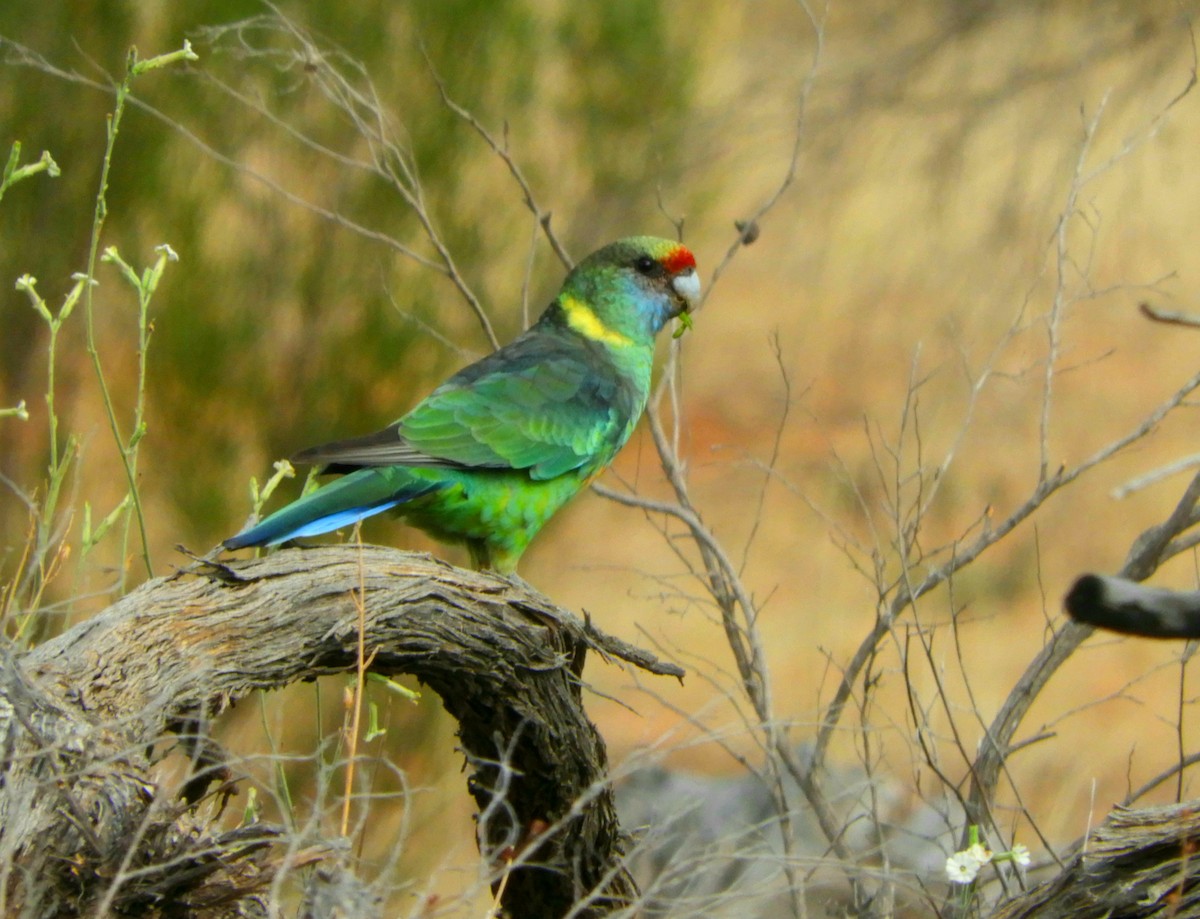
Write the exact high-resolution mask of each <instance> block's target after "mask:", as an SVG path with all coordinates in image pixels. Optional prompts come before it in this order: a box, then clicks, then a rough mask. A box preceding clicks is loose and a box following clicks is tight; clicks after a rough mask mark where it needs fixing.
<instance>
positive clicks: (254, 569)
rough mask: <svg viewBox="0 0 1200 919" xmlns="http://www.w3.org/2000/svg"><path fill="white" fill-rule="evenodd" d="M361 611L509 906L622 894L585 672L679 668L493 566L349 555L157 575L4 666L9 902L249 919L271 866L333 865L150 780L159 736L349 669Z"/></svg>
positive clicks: (347, 551) (3, 798) (599, 907)
mask: <svg viewBox="0 0 1200 919" xmlns="http://www.w3.org/2000/svg"><path fill="white" fill-rule="evenodd" d="M356 602H365V626H366V642H365V648H366V653H367V656H368V659H369V660H370V661H371V669H372V670H373V671H375V672H377V673H382V674H387V675H392V674H400V673H408V674H414V675H416V676H417V677H418V678H419V679H420V680H421V681H422V682H424V683H425V684H427V685H428V686H429V687H430V688H431V689H433V690H434V691H435V692H437V693H438V695H440V696H441V698H442V701H443V703H444V704H445V707H446V709H447V710H448V711H449V712H450V713H451V714H452V715H453V716H454V717H455V718H456V719H457V720H458V723H459V737H460V739H461V742H462V747H463V750H464V752H465V754H466V756H467V760H468V764H469V765H470V767H471V775H470V776H469V778H468V787H469V788H470V790H471V793H472V795H473V796H474V797H475V800H476V802H477V804H478V806H479V809H480V812H481V813H487V814H489V815H490V816H489V819H488V820H486V821H483V820H481V833H480V837H481V838H480V847H481V850H482V854H483V855H484V857H485V858H486V859H488V861H489V864H492V865H493V867H495V868H496V869H497V871H498V872H502V871H505V870H507V872H508V877H507V880H506V882H505V884H504V891H503V897H502V902H503V906H504V907H505V909H506V911H507V913H508V914H509V915H511V916H514V917H521V916H527V917H535V916H536V917H543V916H562V915H564V914H566V913H567V912H568V911H569V910H570V909H571V908H572V905H573V904H575V903H577V902H578V901H579V900H581V899H583V898H585V897H588V898H590V903H591V908H590V909H589V910H588V911H587V912H586V915H589V916H598V915H603V914H605V913H608V912H610V911H612V910H613V909H614V908H618V907H620V906H624V905H626V904H628V903H629V902H631V901H632V899H633V897H635V896H636V889H635V887H634V885H633V882H632V880H631V879H630V878H629V876H628V874H627V872H626V871H625V870H624V868H623V862H622V854H623V853H622V837H621V833H620V828H619V826H618V823H617V817H616V814H615V812H614V809H613V803H612V796H611V793H610V789H609V786H608V784H607V779H606V754H605V748H604V744H603V742H602V740H601V738H600V736H599V734H598V733H597V732H596V729H595V727H594V726H593V725H592V724H591V722H590V721H588V719H587V716H586V715H585V713H584V711H583V707H582V704H581V695H582V688H583V684H582V682H581V680H580V673H581V672H582V667H583V662H584V656H585V654H586V652H587V650H589V649H591V650H596V651H599V652H600V653H601V654H602V655H605V656H606V657H609V656H611V657H617V658H621V659H624V660H626V661H629V662H631V663H633V664H635V665H637V666H639V667H642V668H644V669H647V670H649V671H651V672H654V673H660V674H673V675H676V676H678V675H681V673H682V671H680V670H679V669H678V668H675V667H673V666H672V665H669V664H664V663H660V662H659V661H657V660H656V659H655V658H654V657H652V656H651V655H649V654H648V653H646V652H642V651H640V650H638V649H635V648H631V647H630V646H628V645H626V644H624V643H623V642H621V641H619V640H617V639H613V638H611V637H609V636H605V635H603V634H602V633H600V632H598V631H597V630H595V629H594V628H592V627H591V625H590V624H588V623H584V622H582V621H580V620H579V619H578V618H577V617H575V616H574V615H573V614H571V613H568V612H566V611H564V610H562V609H559V608H558V607H555V606H554V605H553V604H551V603H550V602H549V601H548V600H546V599H545V598H544V597H541V596H539V595H538V594H536V593H533V592H531V591H529V590H528V589H525V588H523V587H520V586H517V585H515V584H513V583H510V582H508V581H505V580H502V579H500V578H497V577H493V576H489V575H485V574H476V573H472V572H467V571H462V570H460V569H457V568H453V567H451V566H449V565H446V564H443V563H440V562H438V561H435V560H433V559H430V558H429V557H427V556H420V555H414V554H411V553H403V552H399V551H395V550H390V549H383V548H378V547H371V546H366V547H354V546H342V547H322V548H318V549H308V550H289V551H282V552H278V553H276V554H274V555H271V556H269V557H267V558H263V559H255V560H249V561H239V562H233V563H229V564H210V565H201V566H197V567H196V568H195V569H193V570H192V571H191V572H189V573H186V574H180V575H176V576H175V577H171V578H160V579H157V580H154V581H151V582H149V583H147V584H145V585H143V586H142V587H141V588H139V589H138V590H136V591H134V592H132V593H131V594H129V595H128V596H126V597H124V598H123V599H122V600H120V601H119V602H117V603H115V604H113V605H112V606H111V607H109V608H108V609H106V610H104V611H103V612H101V613H100V614H99V615H97V616H96V617H95V618H93V619H90V620H88V621H87V622H84V623H82V624H81V625H78V626H76V627H75V628H73V629H71V630H70V631H68V632H66V633H65V634H63V635H62V636H60V637H58V638H56V639H52V640H50V641H48V642H46V643H44V644H42V645H41V646H39V647H37V648H35V649H33V650H31V651H29V652H28V653H26V654H24V655H21V656H19V657H16V656H13V655H10V654H5V655H4V656H3V657H2V658H0V756H2V759H3V763H2V765H3V769H4V775H3V786H2V788H0V865H4V866H5V871H6V874H5V875H4V876H3V877H0V913H2V914H3V915H14V916H15V915H62V916H71V915H93V914H94V911H95V910H96V909H97V906H98V905H101V906H105V905H106V906H107V908H108V909H109V910H111V911H112V912H119V913H122V914H124V913H130V912H135V913H137V914H139V915H150V916H157V915H165V914H164V913H163V912H162V908H163V907H166V906H167V905H168V904H169V905H170V909H171V910H172V912H171V915H172V916H189V917H191V916H194V917H215V916H227V915H234V914H239V915H243V914H246V913H239V912H238V910H239V909H243V908H244V907H246V905H247V903H248V902H249V901H252V900H259V901H260V902H261V900H262V899H263V898H265V897H266V896H267V893H268V891H269V889H270V887H271V885H272V883H273V880H274V878H275V877H276V876H277V875H278V874H280V873H281V872H283V871H285V870H292V869H295V868H296V867H298V866H300V865H302V864H307V863H314V862H326V865H325V869H328V868H329V860H330V859H331V858H332V856H333V853H334V850H335V849H336V848H337V846H336V844H334V845H326V844H325V842H323V841H322V840H302V841H301V842H302V843H304V845H297V841H296V840H295V839H292V840H290V841H289V842H288V843H287V844H285V843H284V841H283V840H282V839H281V838H280V837H281V835H282V834H281V832H280V830H279V829H278V828H272V827H266V826H263V825H261V824H253V825H251V826H248V827H239V828H237V829H236V830H233V831H229V832H219V831H217V830H215V829H214V828H213V827H211V826H210V825H208V822H207V821H206V820H205V818H204V817H203V816H202V815H201V813H200V812H199V811H198V810H197V808H196V806H195V805H194V804H192V803H190V802H189V801H181V800H178V799H177V798H175V797H174V796H173V795H172V794H171V793H169V792H168V791H167V790H165V789H163V788H160V787H159V784H158V781H157V780H156V777H155V774H154V766H155V763H156V762H157V761H158V760H159V759H161V758H162V756H163V755H165V753H164V750H163V748H164V747H167V746H169V745H167V744H162V743H158V741H161V740H162V739H163V738H164V736H166V735H169V734H170V732H171V731H173V730H174V731H178V730H179V729H180V726H181V725H183V726H188V725H197V724H203V723H204V722H205V721H207V720H208V719H211V718H212V717H214V716H216V715H218V714H220V713H221V712H222V711H224V710H226V709H228V708H229V707H230V706H232V705H233V704H235V703H236V702H237V701H238V700H239V699H241V698H243V697H245V696H246V695H247V694H249V693H252V692H254V691H255V690H261V689H274V688H278V687H282V686H285V685H288V684H290V683H293V682H296V681H300V680H312V679H314V678H316V677H318V676H321V675H324V674H332V673H339V672H347V671H352V670H353V669H354V668H355V667H356V662H357V659H358V621H359V613H358V610H357V608H356ZM185 745H186V744H185ZM195 747H196V742H195V740H194V739H193V741H192V749H193V750H194V749H195ZM194 760H195V762H196V763H198V764H201V765H202V766H205V764H207V766H205V768H206V769H207V777H206V776H204V775H202V776H200V777H199V779H198V780H196V779H194V780H193V781H192V782H189V783H187V787H189V788H190V789H191V793H190V794H189V795H188V797H189V799H190V801H194V800H196V798H198V797H203V795H204V787H205V786H206V785H207V784H208V783H209V781H212V780H215V779H216V778H219V777H220V770H214V769H213V768H212V765H213V764H212V763H211V757H209V756H207V755H200V756H195V755H194ZM500 794H503V801H502V802H501V803H502V806H499V807H497V806H496V804H497V796H498V795H500ZM489 808H490V809H489ZM209 819H211V817H210V818H209ZM506 864H507V866H508V867H507V868H506ZM325 869H323V870H322V871H319V872H317V877H318V878H319V877H321V876H322V875H325V874H328V873H329V872H328V870H325ZM495 877H496V878H497V881H498V879H499V873H497V874H496V875H495ZM336 882H337V883H342V882H344V879H341V880H337V881H336ZM310 887H311V885H310ZM319 899H320V898H319V897H317V896H315V895H313V893H312V891H311V889H310V896H309V900H310V902H309V905H308V912H307V913H305V914H306V915H320V914H321V913H320V911H319V910H316V909H314V908H313V904H314V903H315V902H317V901H318V900H319ZM326 899H328V898H327V897H326ZM366 899H367V901H368V902H369V900H370V898H366ZM369 914H370V913H369V912H364V913H361V915H369ZM355 915H360V913H355Z"/></svg>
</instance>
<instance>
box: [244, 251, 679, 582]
mask: <svg viewBox="0 0 1200 919" xmlns="http://www.w3.org/2000/svg"><path fill="white" fill-rule="evenodd" d="M699 296H700V279H699V277H698V276H697V274H696V259H695V257H694V256H693V255H692V253H691V252H689V251H688V250H687V249H686V248H685V247H684V246H682V245H681V244H679V243H677V242H672V241H670V240H667V239H658V238H656V237H653V236H633V237H630V238H628V239H621V240H618V241H617V242H614V243H611V244H610V245H607V246H605V247H604V248H603V249H600V250H598V251H596V252H593V253H592V254H591V255H589V256H588V257H587V258H585V259H584V260H583V261H582V262H580V263H579V264H578V265H577V266H576V267H575V268H574V269H573V270H572V271H571V272H570V273H569V274H568V275H567V277H566V280H565V281H564V282H563V286H562V290H561V291H560V292H559V294H558V296H557V297H555V298H554V300H553V301H552V302H551V303H550V306H549V307H547V309H546V311H545V312H544V313H542V315H541V317H540V318H539V319H538V321H537V322H536V323H534V324H533V325H532V326H530V328H529V329H528V330H527V331H525V332H524V333H523V334H522V335H520V336H518V337H517V338H516V339H515V340H514V341H512V342H510V343H509V344H508V345H506V346H505V347H503V348H501V349H500V350H498V351H496V352H494V353H492V354H489V355H488V356H487V357H485V358H483V359H482V360H480V361H477V362H476V363H474V364H471V365H470V366H469V367H465V368H464V369H462V370H460V371H459V372H458V373H456V374H454V376H452V377H450V379H448V380H447V381H446V382H445V383H443V384H442V385H441V386H439V387H438V388H437V389H435V390H434V391H433V392H432V393H430V394H429V396H427V397H426V398H425V400H424V401H423V402H421V403H420V404H419V405H417V407H416V408H414V409H413V410H412V411H410V412H409V413H408V414H407V415H405V416H404V417H403V418H401V419H400V420H399V421H397V422H396V423H395V424H392V425H390V426H389V427H387V428H384V429H383V430H382V431H379V432H378V433H375V434H369V435H367V436H365V437H359V438H354V439H351V440H342V441H336V442H334V443H330V444H325V445H323V446H319V447H313V448H311V449H308V450H304V451H303V452H301V453H299V454H297V455H296V456H295V458H294V460H295V461H296V462H299V463H321V464H324V466H325V468H324V472H328V473H340V474H341V477H340V478H338V479H336V480H334V481H332V482H330V483H329V484H327V485H324V486H322V487H321V488H318V489H317V490H316V491H314V492H312V493H311V494H309V495H306V496H304V497H302V498H300V499H298V500H296V501H293V502H292V503H291V504H289V505H287V506H286V507H284V508H282V509H281V510H278V511H276V512H275V513H273V514H271V515H270V516H268V517H267V518H266V519H265V520H263V521H262V522H261V523H258V524H255V525H253V526H249V527H247V528H246V529H244V530H243V531H242V532H240V533H238V534H237V535H236V536H233V537H231V538H230V539H227V540H225V542H224V546H225V548H227V549H240V548H242V547H244V546H264V545H266V546H272V545H277V544H278V543H282V542H286V541H287V540H290V539H296V538H298V537H302V536H315V535H317V534H319V533H327V532H329V531H330V530H336V529H338V528H340V527H344V526H348V525H350V524H353V523H355V522H356V521H358V520H361V519H363V518H364V517H369V516H371V515H372V514H378V513H380V512H382V511H387V510H392V509H394V510H395V511H396V512H397V513H398V514H400V515H402V516H403V517H404V518H405V519H406V521H407V522H408V523H409V524H411V525H413V526H416V527H419V528H420V529H422V530H424V531H425V532H427V533H429V534H430V535H431V536H433V537H435V538H436V539H439V540H441V541H443V542H451V543H464V544H465V545H466V547H467V550H468V551H469V552H470V554H471V560H472V562H473V563H474V564H475V566H476V567H477V568H481V569H491V570H494V571H497V572H499V573H501V574H512V573H514V572H515V571H516V566H517V561H518V560H519V559H520V557H521V554H522V553H523V552H524V551H525V549H526V547H527V546H528V545H529V542H530V540H532V539H533V537H534V536H535V535H537V532H538V530H540V529H541V528H542V526H544V525H545V523H546V521H547V520H549V519H550V517H551V516H552V515H553V514H554V512H555V511H557V510H558V509H559V508H560V507H562V506H563V505H564V504H565V503H566V502H567V501H568V500H569V499H570V498H571V497H572V496H573V495H574V494H575V493H576V492H578V491H579V490H580V489H581V488H583V487H584V486H585V485H587V484H588V483H589V482H591V481H592V479H594V478H595V477H596V476H597V475H599V474H600V473H601V472H602V471H603V470H604V469H605V468H606V467H607V466H608V465H609V463H611V462H612V460H613V457H614V456H616V454H617V451H618V450H620V449H621V447H623V446H624V445H625V442H626V441H627V440H629V435H630V434H632V433H633V429H634V426H635V425H636V424H637V421H638V418H640V417H641V414H642V411H643V409H645V407H646V400H647V398H648V397H649V394H650V371H651V365H652V363H653V360H654V339H655V336H656V335H657V334H658V332H659V331H660V330H661V329H662V328H663V326H665V325H666V324H667V322H668V321H669V320H671V319H673V318H675V317H677V316H680V315H681V314H686V313H688V311H689V310H691V309H692V308H693V307H694V306H695V305H696V303H697V301H698V299H699ZM683 321H685V322H686V321H687V320H686V317H685V319H684V320H683Z"/></svg>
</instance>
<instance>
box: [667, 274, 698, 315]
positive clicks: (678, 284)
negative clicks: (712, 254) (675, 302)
mask: <svg viewBox="0 0 1200 919" xmlns="http://www.w3.org/2000/svg"><path fill="white" fill-rule="evenodd" d="M671 289H672V290H674V291H675V293H676V295H677V296H678V298H679V301H680V302H679V312H677V313H676V314H675V315H676V316H678V315H679V313H690V312H691V311H692V310H694V309H695V308H696V306H697V305H698V304H699V303H700V276H699V275H698V274H696V269H695V268H686V269H684V270H683V271H681V272H679V274H677V275H675V277H673V278H671Z"/></svg>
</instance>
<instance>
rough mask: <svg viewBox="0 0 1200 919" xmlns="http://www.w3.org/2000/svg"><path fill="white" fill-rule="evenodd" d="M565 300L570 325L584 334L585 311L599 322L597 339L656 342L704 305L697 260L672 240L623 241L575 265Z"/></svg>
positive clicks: (634, 238) (566, 285) (566, 284)
mask: <svg viewBox="0 0 1200 919" xmlns="http://www.w3.org/2000/svg"><path fill="white" fill-rule="evenodd" d="M560 301H561V302H562V304H563V306H564V308H565V310H566V312H567V313H568V321H571V324H572V325H573V326H576V327H577V328H579V330H580V331H584V330H583V328H582V325H583V323H582V322H579V320H580V317H582V316H583V315H584V313H585V311H586V313H588V314H590V317H594V319H595V323H596V335H595V336H593V337H598V338H605V339H606V340H610V341H612V342H616V341H618V340H619V339H622V338H624V339H629V340H631V342H636V343H639V344H645V343H647V342H652V341H653V339H654V336H655V335H657V334H658V333H659V332H660V331H661V330H662V328H663V326H665V325H666V324H667V322H669V321H670V320H671V319H674V318H675V317H676V316H680V315H683V314H686V313H688V312H690V311H691V310H692V309H693V308H694V307H695V306H696V305H697V303H699V301H700V278H699V276H698V275H697V274H696V257H695V256H694V255H692V253H691V252H690V251H688V249H687V248H686V247H685V246H683V245H682V244H680V243H677V242H673V241H672V240H669V239H659V238H658V237H655V236H630V237H628V238H626V239H619V240H617V241H616V242H615V243H610V244H609V245H607V246H605V247H604V248H603V249H598V250H597V251H595V252H593V253H592V254H591V255H589V256H588V257H587V258H585V259H584V260H583V261H582V262H580V263H579V264H578V265H576V266H575V268H574V269H573V270H572V271H571V273H570V274H568V275H567V279H566V281H565V282H564V283H563V290H562V294H561V295H560ZM572 314H574V315H572ZM573 320H574V321H573ZM587 322H589V323H590V322H591V318H588V320H587ZM605 333H607V334H605ZM584 334H587V332H586V331H584Z"/></svg>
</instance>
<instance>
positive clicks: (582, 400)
mask: <svg viewBox="0 0 1200 919" xmlns="http://www.w3.org/2000/svg"><path fill="white" fill-rule="evenodd" d="M632 389H633V387H632V386H630V385H629V384H628V383H626V382H625V381H623V380H622V379H621V377H620V375H619V374H618V372H617V371H616V369H615V368H614V367H613V366H612V363H611V362H610V361H609V360H607V358H606V356H605V355H604V354H603V352H602V351H601V350H600V349H599V348H592V347H591V346H590V345H589V344H588V343H580V342H578V341H577V340H576V341H573V340H570V339H566V338H564V337H560V336H558V335H554V334H547V333H545V332H540V333H539V330H538V328H537V327H536V326H535V327H534V329H531V330H530V331H529V332H527V333H526V334H525V335H522V336H521V337H519V338H517V339H516V340H515V341H513V342H512V343H511V344H510V345H508V346H507V347H505V348H502V349H501V350H500V351H497V352H495V353H494V354H491V355H489V356H488V357H485V358H484V359H483V360H481V361H479V362H477V363H475V364H472V365H471V366H469V367H466V368H464V369H463V370H461V371H460V372H459V373H457V374H455V375H454V376H453V377H451V378H450V379H449V380H447V381H446V382H445V383H443V384H442V385H441V386H439V387H438V388H437V389H435V390H434V391H433V392H432V393H430V395H429V397H428V398H426V399H425V401H424V402H422V403H421V404H420V405H418V406H417V407H416V408H414V409H413V410H412V411H411V412H409V413H408V414H407V415H405V416H404V417H403V418H401V419H400V420H399V421H397V422H396V423H395V424H394V425H392V426H390V427H388V428H386V429H385V430H383V431H380V432H379V433H378V434H372V435H369V436H367V437H364V438H358V439H356V440H350V441H341V442H338V443H334V444H327V445H325V446H323V447H317V448H314V449H313V450H308V451H305V452H304V453H303V454H300V455H298V456H297V457H296V459H297V460H298V461H301V462H324V463H329V464H330V468H331V470H332V471H341V472H344V471H348V470H349V469H350V468H354V467H359V466H385V465H412V466H452V467H458V468H485V469H528V470H529V471H530V475H531V476H532V477H533V478H535V479H550V478H554V477H555V476H558V475H562V474H563V473H565V472H568V471H570V470H573V469H584V470H586V471H587V472H592V471H597V470H599V469H600V468H602V467H603V466H605V465H607V463H608V461H609V460H610V459H611V458H612V456H613V454H615V453H616V451H617V450H618V449H620V447H621V446H622V445H623V444H624V442H625V440H626V439H627V438H628V436H629V432H630V430H631V429H632V426H633V422H634V421H635V420H636V416H637V414H638V413H639V409H640V405H638V404H637V403H638V400H637V398H636V396H635V394H634V393H633V391H632Z"/></svg>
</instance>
